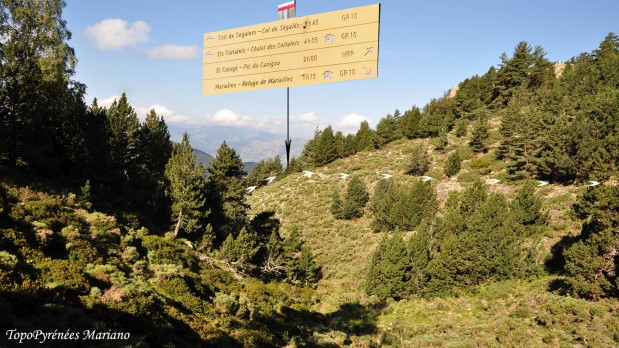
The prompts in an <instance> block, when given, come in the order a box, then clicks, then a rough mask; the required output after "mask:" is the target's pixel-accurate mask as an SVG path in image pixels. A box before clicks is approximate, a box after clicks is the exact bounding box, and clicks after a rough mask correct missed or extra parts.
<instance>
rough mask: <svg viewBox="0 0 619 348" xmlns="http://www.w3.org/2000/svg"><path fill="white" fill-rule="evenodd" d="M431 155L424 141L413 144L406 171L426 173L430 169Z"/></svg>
mask: <svg viewBox="0 0 619 348" xmlns="http://www.w3.org/2000/svg"><path fill="white" fill-rule="evenodd" d="M430 163H431V161H430V156H429V155H428V149H427V148H426V146H425V145H424V144H423V143H417V144H415V145H414V146H413V148H412V150H411V154H410V156H409V157H408V163H407V170H406V173H407V174H410V175H424V174H425V173H426V172H427V171H428V170H429V169H430Z"/></svg>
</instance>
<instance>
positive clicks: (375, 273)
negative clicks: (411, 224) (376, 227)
mask: <svg viewBox="0 0 619 348" xmlns="http://www.w3.org/2000/svg"><path fill="white" fill-rule="evenodd" d="M410 263H411V259H410V255H409V254H408V251H407V250H406V243H404V240H403V238H402V233H401V232H399V230H396V232H395V234H394V235H393V236H392V237H391V238H387V237H386V236H385V237H384V238H383V239H382V240H381V241H380V244H379V246H378V248H377V250H376V251H375V253H374V255H373V256H372V262H371V263H370V268H369V270H368V277H367V279H368V280H367V283H366V291H367V293H368V294H369V295H376V296H378V298H379V299H381V300H385V299H387V298H390V297H391V298H394V299H401V298H403V297H406V296H407V295H408V293H409V290H408V286H409V279H410V272H411V264H410Z"/></svg>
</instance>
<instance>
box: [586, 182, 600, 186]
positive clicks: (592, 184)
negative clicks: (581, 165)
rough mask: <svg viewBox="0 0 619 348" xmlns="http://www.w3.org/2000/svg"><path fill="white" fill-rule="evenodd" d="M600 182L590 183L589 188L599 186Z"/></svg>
mask: <svg viewBox="0 0 619 348" xmlns="http://www.w3.org/2000/svg"><path fill="white" fill-rule="evenodd" d="M599 184H600V182H599V181H589V186H591V187H593V186H597V185H599Z"/></svg>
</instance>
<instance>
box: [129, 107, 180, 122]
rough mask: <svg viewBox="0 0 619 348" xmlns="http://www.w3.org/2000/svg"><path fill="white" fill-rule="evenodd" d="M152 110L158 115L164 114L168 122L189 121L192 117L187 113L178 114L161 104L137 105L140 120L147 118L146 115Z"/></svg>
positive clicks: (136, 110)
mask: <svg viewBox="0 0 619 348" xmlns="http://www.w3.org/2000/svg"><path fill="white" fill-rule="evenodd" d="M151 110H155V112H156V113H157V115H160V116H163V119H164V120H165V122H166V123H171V124H172V123H174V124H178V123H189V122H190V121H191V118H190V117H188V116H185V115H181V114H178V113H176V112H174V111H172V110H170V109H168V108H167V107H165V106H163V105H159V104H153V105H151V106H149V107H147V108H142V107H136V108H135V112H136V113H137V114H138V118H139V119H140V120H144V119H146V115H148V114H149V113H150V111H151Z"/></svg>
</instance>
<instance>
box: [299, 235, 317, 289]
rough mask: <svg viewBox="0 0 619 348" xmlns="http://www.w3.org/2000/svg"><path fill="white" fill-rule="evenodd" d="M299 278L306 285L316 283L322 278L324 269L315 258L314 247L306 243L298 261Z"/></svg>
mask: <svg viewBox="0 0 619 348" xmlns="http://www.w3.org/2000/svg"><path fill="white" fill-rule="evenodd" d="M296 270H297V279H298V280H299V281H301V283H303V284H304V285H311V284H316V283H318V281H319V280H320V279H321V278H322V270H321V268H320V266H318V264H317V263H316V260H314V254H313V252H312V248H310V246H309V245H306V244H304V245H303V246H302V247H301V254H300V256H299V259H298V260H297V263H296Z"/></svg>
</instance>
